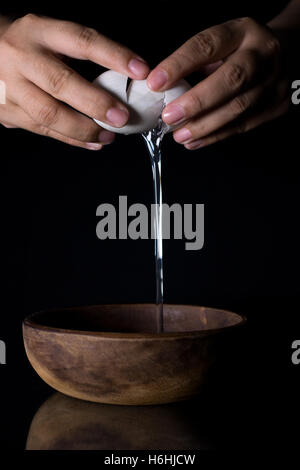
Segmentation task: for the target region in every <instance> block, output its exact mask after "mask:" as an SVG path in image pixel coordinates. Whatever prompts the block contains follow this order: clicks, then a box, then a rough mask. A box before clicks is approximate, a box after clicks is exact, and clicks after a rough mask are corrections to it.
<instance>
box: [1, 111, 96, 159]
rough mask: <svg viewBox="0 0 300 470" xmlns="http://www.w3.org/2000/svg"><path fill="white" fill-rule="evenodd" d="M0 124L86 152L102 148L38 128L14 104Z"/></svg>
mask: <svg viewBox="0 0 300 470" xmlns="http://www.w3.org/2000/svg"><path fill="white" fill-rule="evenodd" d="M1 124H3V125H4V126H5V127H6V128H7V129H16V128H21V129H25V130H27V131H30V132H34V133H35V134H39V135H44V136H47V137H51V138H53V139H56V140H59V141H60V142H64V143H66V144H69V145H73V146H75V147H81V148H85V149H88V150H101V149H102V148H103V144H102V143H95V142H80V141H79V140H76V139H72V138H70V137H66V136H64V135H62V134H60V133H59V132H56V131H53V130H51V129H49V128H48V127H43V126H40V125H39V124H37V123H36V122H35V121H33V120H32V119H31V118H30V117H29V116H28V114H26V113H25V111H23V110H22V109H21V108H20V107H19V106H17V105H15V104H12V105H11V106H10V107H9V111H8V112H7V113H6V116H5V121H3V122H2V123H1Z"/></svg>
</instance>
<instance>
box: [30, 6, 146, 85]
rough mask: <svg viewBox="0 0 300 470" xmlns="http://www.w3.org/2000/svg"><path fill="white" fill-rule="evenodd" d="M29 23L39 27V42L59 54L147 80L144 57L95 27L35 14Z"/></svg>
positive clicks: (31, 16) (37, 28)
mask: <svg viewBox="0 0 300 470" xmlns="http://www.w3.org/2000/svg"><path fill="white" fill-rule="evenodd" d="M29 21H31V22H32V23H34V25H35V27H36V31H37V40H38V41H39V42H41V43H42V44H43V45H44V46H46V47H50V48H51V49H54V50H55V51H56V52H59V53H61V54H64V55H67V56H69V57H73V58H76V59H85V60H91V61H92V62H95V63H96V64H99V65H103V66H104V67H107V68H109V69H113V70H116V71H117V72H120V73H123V74H124V75H128V76H129V77H131V78H136V79H144V78H146V76H147V75H148V73H149V67H148V65H147V64H146V63H145V61H144V60H143V59H142V58H141V57H139V56H138V55H137V54H135V53H134V52H132V51H131V50H130V49H128V48H127V47H125V46H123V45H121V44H119V43H117V42H115V41H113V40H111V39H109V38H107V37H105V36H103V35H102V34H100V33H98V32H97V31H96V30H94V29H92V28H87V27H85V26H82V25H79V24H77V23H72V22H70V21H58V20H55V19H52V18H46V17H42V18H41V17H36V16H35V15H29Z"/></svg>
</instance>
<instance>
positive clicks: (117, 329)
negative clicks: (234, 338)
mask: <svg viewBox="0 0 300 470" xmlns="http://www.w3.org/2000/svg"><path fill="white" fill-rule="evenodd" d="M157 315H158V310H157V307H156V305H155V304H123V305H122V304H120V305H95V306H88V307H75V308H65V309H57V310H49V311H42V312H38V313H35V314H33V315H31V316H30V317H29V319H28V320H27V321H28V322H29V323H31V324H34V325H35V326H44V327H51V328H55V329H66V330H73V331H86V332H112V333H150V334H151V333H156V331H157V329H156V328H157ZM243 322H244V318H243V317H241V316H240V315H237V314H236V313H233V312H229V311H227V310H219V309H213V308H208V307H199V306H192V305H168V304H165V305H164V332H165V333H180V332H195V331H206V330H215V329H223V328H227V327H231V326H235V325H238V324H241V323H243Z"/></svg>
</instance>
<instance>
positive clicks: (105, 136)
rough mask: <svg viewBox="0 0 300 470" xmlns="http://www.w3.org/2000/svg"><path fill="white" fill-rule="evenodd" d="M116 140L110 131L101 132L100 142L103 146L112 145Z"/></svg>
mask: <svg viewBox="0 0 300 470" xmlns="http://www.w3.org/2000/svg"><path fill="white" fill-rule="evenodd" d="M114 138H115V134H114V133H113V132H110V131H105V130H102V131H100V132H99V135H98V140H99V141H100V142H102V143H103V144H110V143H111V142H112V141H113V140H114Z"/></svg>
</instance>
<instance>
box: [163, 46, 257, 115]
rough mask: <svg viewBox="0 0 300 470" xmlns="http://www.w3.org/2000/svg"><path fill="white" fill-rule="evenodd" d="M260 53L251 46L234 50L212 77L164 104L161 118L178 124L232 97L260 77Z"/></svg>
mask: <svg viewBox="0 0 300 470" xmlns="http://www.w3.org/2000/svg"><path fill="white" fill-rule="evenodd" d="M260 65H261V57H260V56H259V55H258V54H257V53H255V52H254V51H251V50H240V51H237V52H235V53H234V54H232V56H230V57H229V58H228V60H227V61H226V62H225V63H224V64H223V65H221V66H220V67H219V68H218V69H217V70H216V71H215V72H214V73H212V74H211V75H210V76H209V77H207V78H205V79H204V80H202V81H201V82H200V83H198V85H196V86H195V87H194V88H192V89H191V90H189V91H187V92H186V93H184V94H183V95H181V96H180V97H179V98H177V99H176V100H174V101H172V102H171V103H170V104H168V106H166V107H165V109H164V111H163V114H162V118H163V120H164V121H165V122H166V123H167V124H178V123H179V122H181V121H185V120H187V119H191V118H193V117H194V116H196V115H198V114H199V113H202V114H203V113H205V112H208V111H209V110H211V109H213V108H215V107H217V106H220V105H222V104H224V103H226V102H227V101H229V100H231V99H233V98H234V96H236V95H237V94H239V93H240V92H241V91H242V90H243V89H247V88H249V87H250V86H253V83H255V81H257V79H258V72H259V70H260Z"/></svg>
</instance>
